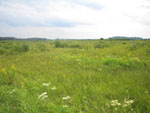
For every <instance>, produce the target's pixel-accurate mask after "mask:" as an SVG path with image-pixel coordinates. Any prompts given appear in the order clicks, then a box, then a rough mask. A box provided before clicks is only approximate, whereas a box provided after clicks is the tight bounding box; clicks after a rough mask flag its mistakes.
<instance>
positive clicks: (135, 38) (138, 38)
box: [109, 36, 143, 40]
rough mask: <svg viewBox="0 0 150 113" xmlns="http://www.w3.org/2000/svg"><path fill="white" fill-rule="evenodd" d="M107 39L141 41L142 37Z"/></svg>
mask: <svg viewBox="0 0 150 113" xmlns="http://www.w3.org/2000/svg"><path fill="white" fill-rule="evenodd" d="M109 39H114V40H143V38H142V37H126V36H114V37H110V38H109Z"/></svg>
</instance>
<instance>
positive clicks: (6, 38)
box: [0, 37, 48, 40]
mask: <svg viewBox="0 0 150 113" xmlns="http://www.w3.org/2000/svg"><path fill="white" fill-rule="evenodd" d="M0 40H48V39H46V38H24V39H22V38H15V37H0Z"/></svg>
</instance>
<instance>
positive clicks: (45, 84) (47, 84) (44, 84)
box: [42, 82, 51, 86]
mask: <svg viewBox="0 0 150 113" xmlns="http://www.w3.org/2000/svg"><path fill="white" fill-rule="evenodd" d="M50 84H51V83H50V82H49V83H43V84H42V85H43V86H49V85H50Z"/></svg>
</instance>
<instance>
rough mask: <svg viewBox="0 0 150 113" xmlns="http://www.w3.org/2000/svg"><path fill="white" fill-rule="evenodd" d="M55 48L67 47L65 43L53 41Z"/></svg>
mask: <svg viewBox="0 0 150 113" xmlns="http://www.w3.org/2000/svg"><path fill="white" fill-rule="evenodd" d="M55 47H56V48H68V47H69V45H68V44H67V43H65V42H61V41H60V40H56V41H55Z"/></svg>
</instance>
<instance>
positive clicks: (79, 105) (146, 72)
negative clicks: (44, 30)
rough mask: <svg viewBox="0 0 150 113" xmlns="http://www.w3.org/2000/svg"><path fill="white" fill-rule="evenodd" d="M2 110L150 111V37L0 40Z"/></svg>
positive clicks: (19, 112) (9, 112)
mask: <svg viewBox="0 0 150 113" xmlns="http://www.w3.org/2000/svg"><path fill="white" fill-rule="evenodd" d="M0 113H150V41H149V40H52V41H19V40H18V41H0Z"/></svg>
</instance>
